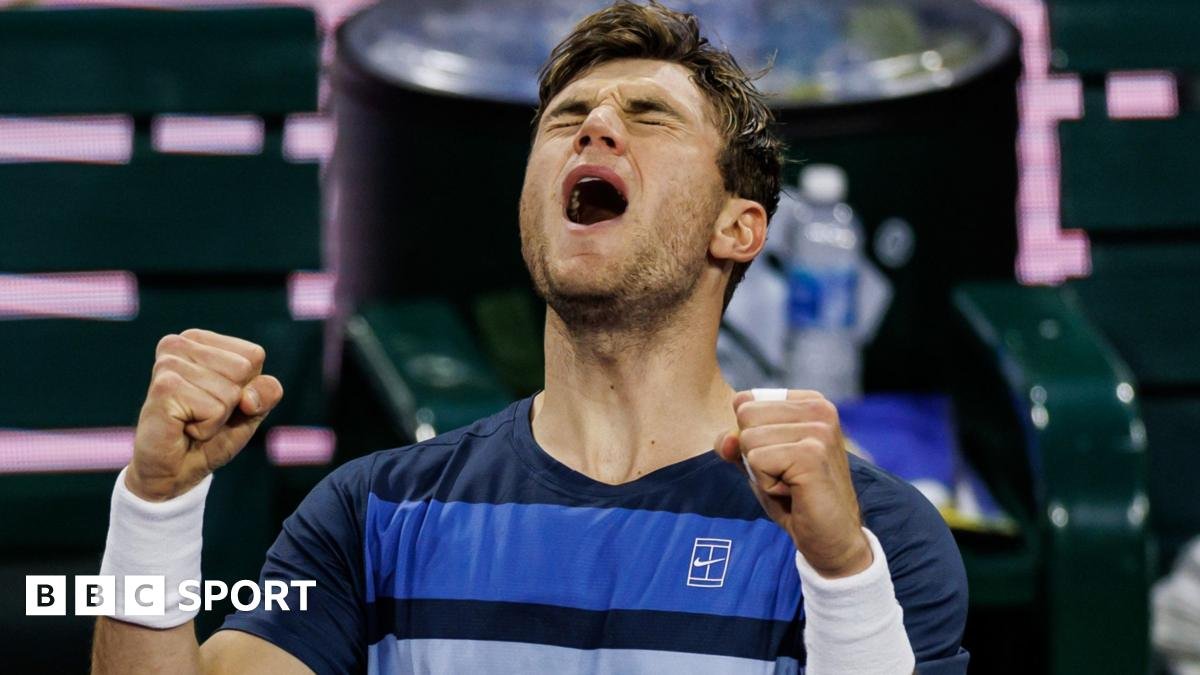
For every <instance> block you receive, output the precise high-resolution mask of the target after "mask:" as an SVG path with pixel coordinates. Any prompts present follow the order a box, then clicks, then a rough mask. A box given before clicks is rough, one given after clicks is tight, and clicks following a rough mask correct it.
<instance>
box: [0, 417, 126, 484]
mask: <svg viewBox="0 0 1200 675" xmlns="http://www.w3.org/2000/svg"><path fill="white" fill-rule="evenodd" d="M132 456H133V429H131V428H128V427H113V428H98V429H62V430H55V431H25V430H16V429H0V474H9V473H39V472H54V471H112V470H115V469H120V468H121V467H123V466H125V465H126V464H128V463H129V459H130V457H132Z"/></svg>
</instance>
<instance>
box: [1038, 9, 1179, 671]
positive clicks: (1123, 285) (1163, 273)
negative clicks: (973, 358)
mask: <svg viewBox="0 0 1200 675" xmlns="http://www.w3.org/2000/svg"><path fill="white" fill-rule="evenodd" d="M1049 9H1050V28H1051V38H1052V43H1053V47H1054V50H1055V54H1056V56H1055V58H1054V59H1053V65H1054V66H1055V67H1056V68H1057V69H1058V70H1060V71H1064V72H1072V73H1077V74H1078V75H1079V76H1080V79H1081V80H1082V82H1083V85H1084V101H1085V106H1084V108H1085V109H1084V115H1083V117H1082V118H1081V119H1078V120H1071V121H1063V122H1061V123H1060V124H1059V129H1058V134H1059V145H1060V151H1061V157H1062V186H1061V214H1062V222H1063V226H1064V227H1066V228H1073V229H1079V230H1083V231H1084V232H1086V233H1087V235H1088V237H1089V239H1090V240H1091V253H1092V270H1091V274H1090V275H1089V276H1087V277H1086V278H1083V279H1079V280H1074V281H1071V282H1070V283H1069V284H1068V286H1069V288H1070V289H1071V290H1072V291H1073V292H1074V293H1076V294H1077V297H1078V299H1079V306H1080V309H1081V311H1082V312H1083V314H1084V315H1086V316H1087V317H1088V319H1089V320H1090V322H1091V323H1092V324H1093V325H1095V326H1096V327H1097V329H1098V330H1099V331H1100V332H1101V333H1102V334H1103V335H1104V336H1105V338H1106V340H1107V341H1108V342H1109V343H1110V344H1111V345H1112V346H1113V348H1114V349H1115V351H1116V352H1117V353H1118V354H1120V356H1121V358H1122V360H1124V361H1125V362H1126V363H1127V364H1128V365H1129V368H1130V370H1131V371H1132V376H1131V379H1130V380H1129V381H1130V382H1131V383H1132V384H1133V385H1134V392H1135V393H1136V402H1137V405H1138V407H1139V408H1140V410H1141V414H1142V420H1143V422H1144V429H1141V430H1139V432H1138V433H1141V434H1143V435H1144V437H1145V440H1146V444H1147V460H1148V476H1149V479H1148V494H1149V501H1150V518H1149V525H1150V535H1151V542H1152V543H1153V544H1154V546H1153V547H1152V552H1153V554H1154V555H1153V558H1152V568H1151V573H1152V576H1158V575H1161V574H1162V573H1164V572H1165V571H1166V570H1167V569H1169V566H1170V564H1171V562H1172V560H1173V559H1174V558H1175V556H1176V554H1177V553H1178V551H1179V550H1180V548H1181V547H1182V545H1183V544H1184V543H1185V542H1186V541H1187V540H1188V539H1190V538H1192V537H1195V536H1197V535H1200V502H1198V501H1197V500H1196V498H1195V492H1196V488H1195V482H1196V481H1195V477H1196V476H1197V475H1200V454H1197V453H1196V442H1195V440H1194V439H1195V438H1196V434H1197V433H1198V432H1200V348H1198V347H1197V343H1196V341H1195V339H1194V338H1193V336H1194V335H1195V334H1196V331H1197V330H1198V329H1200V317H1198V316H1197V313H1196V311H1195V307H1196V302H1195V300H1194V298H1192V297H1191V295H1192V293H1191V289H1193V288H1195V287H1197V285H1198V284H1200V200H1198V199H1197V198H1196V194H1195V193H1196V190H1195V185H1196V182H1197V180H1200V162H1198V161H1197V159H1196V157H1197V151H1198V150H1200V114H1198V111H1197V110H1196V101H1195V99H1194V97H1193V96H1190V95H1189V91H1190V90H1189V83H1190V82H1191V80H1192V79H1194V78H1195V76H1196V74H1197V73H1198V72H1200V54H1198V53H1197V51H1196V49H1195V44H1196V42H1197V39H1200V5H1197V4H1196V3H1194V2H1188V1H1187V0H1151V1H1146V2H1125V1H1118V0H1052V2H1050V6H1049ZM1143 69H1146V70H1156V71H1168V72H1170V73H1172V74H1173V75H1174V77H1175V78H1176V81H1177V82H1178V87H1179V89H1178V90H1179V97H1180V101H1179V109H1180V112H1179V114H1178V116H1174V117H1169V118H1160V119H1113V118H1112V117H1111V112H1112V111H1110V110H1109V109H1108V107H1107V103H1108V101H1107V97H1106V89H1105V80H1106V79H1107V78H1108V77H1109V76H1110V75H1111V74H1112V73H1114V72H1117V71H1129V70H1143ZM1142 670H1143V671H1144V668H1143V669H1142Z"/></svg>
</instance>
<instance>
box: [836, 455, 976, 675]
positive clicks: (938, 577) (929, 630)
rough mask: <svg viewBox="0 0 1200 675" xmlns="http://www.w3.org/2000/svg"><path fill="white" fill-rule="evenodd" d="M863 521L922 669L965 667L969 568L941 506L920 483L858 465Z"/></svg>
mask: <svg viewBox="0 0 1200 675" xmlns="http://www.w3.org/2000/svg"><path fill="white" fill-rule="evenodd" d="M854 473H855V476H854V482H855V484H856V487H858V488H859V490H858V492H859V505H860V508H861V509H862V514H863V524H864V525H866V527H868V528H870V530H871V531H872V532H873V533H875V535H876V537H878V538H879V542H880V544H881V545H882V547H883V550H884V553H885V554H886V555H887V562H888V569H889V570H890V571H891V575H892V584H893V586H894V587H895V590H896V599H897V600H898V601H899V602H900V607H901V608H902V609H903V610H904V628H905V631H906V632H907V633H908V640H909V644H911V645H912V649H913V654H914V655H915V656H916V659H917V671H918V672H920V673H921V675H959V674H960V673H966V672H967V661H968V660H969V658H970V657H969V655H968V654H967V652H966V651H965V650H964V649H963V648H962V636H963V631H964V629H965V628H966V623H967V573H966V570H965V569H964V568H963V563H962V556H961V555H960V554H959V552H958V545H957V544H956V543H955V541H954V537H953V535H951V534H950V528H949V527H947V526H946V522H945V521H944V520H943V519H942V516H941V514H939V513H938V511H937V509H936V508H935V507H934V506H933V504H931V503H930V502H929V500H927V499H926V498H925V497H924V495H922V494H921V493H920V492H919V491H918V490H917V489H916V488H914V487H913V486H912V485H910V484H908V483H907V482H905V481H903V480H901V479H899V478H896V477H895V476H892V475H891V474H888V473H886V472H883V471H881V470H879V469H877V468H875V467H869V468H868V467H865V466H861V465H860V466H859V467H857V468H856V470H855V472H854Z"/></svg>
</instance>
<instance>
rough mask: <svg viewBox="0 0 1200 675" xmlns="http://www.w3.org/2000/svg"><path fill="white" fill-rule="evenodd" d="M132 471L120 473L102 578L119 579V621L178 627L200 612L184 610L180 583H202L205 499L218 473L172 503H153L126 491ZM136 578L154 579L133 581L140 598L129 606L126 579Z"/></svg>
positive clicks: (105, 550)
mask: <svg viewBox="0 0 1200 675" xmlns="http://www.w3.org/2000/svg"><path fill="white" fill-rule="evenodd" d="M126 471H128V467H126V468H125V469H122V470H121V473H120V474H118V475H117V484H116V486H115V487H114V488H113V494H112V510H111V511H110V512H109V517H108V539H107V540H106V541H105V543H104V560H103V562H101V563H100V574H101V575H106V576H107V575H111V576H114V577H116V584H117V586H116V598H115V600H116V613H115V614H114V618H117V619H120V620H121V621H127V622H129V623H135V624H138V625H141V626H147V627H149V628H174V627H175V626H179V625H182V624H185V623H187V622H188V621H191V620H192V619H193V618H195V617H196V614H198V613H199V609H198V608H197V609H195V610H192V611H185V610H181V609H179V602H180V600H181V597H180V594H179V584H180V582H182V581H184V580H192V579H194V580H197V581H198V580H199V579H200V550H201V548H202V535H203V529H204V499H205V497H207V496H208V488H209V485H211V484H212V475H211V474H210V475H208V476H205V478H204V480H202V481H200V483H198V484H197V485H196V486H195V487H193V488H192V489H190V490H188V491H187V492H185V493H183V494H181V495H178V496H176V497H174V498H172V499H168V500H166V501H162V502H148V501H146V500H144V499H142V498H141V497H138V496H137V495H135V494H133V493H132V492H130V491H129V488H127V487H125V472H126ZM133 576H148V577H151V578H150V579H138V580H134V579H128V581H129V585H130V592H131V593H133V594H134V595H135V597H133V598H130V600H131V601H132V602H129V603H127V602H126V596H125V593H126V589H125V586H126V581H127V578H128V577H133ZM154 578H157V579H159V580H161V583H162V586H161V587H155V586H156V582H155V581H154ZM135 583H136V584H137V585H136V586H134V584H135ZM160 598H161V599H162V605H159V604H158V602H159V599H160Z"/></svg>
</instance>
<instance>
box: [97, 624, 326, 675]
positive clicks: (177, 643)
mask: <svg viewBox="0 0 1200 675" xmlns="http://www.w3.org/2000/svg"><path fill="white" fill-rule="evenodd" d="M312 672H313V671H312V670H310V669H309V668H308V666H305V665H304V663H303V662H301V661H300V659H297V658H296V657H295V656H292V655H291V654H289V653H288V652H286V651H284V650H282V649H280V648H279V647H276V646H275V645H273V644H271V643H270V642H267V641H266V640H263V639H262V638H259V637H257V636H254V635H251V634H249V633H243V632H241V631H236V630H223V631H218V632H217V633H216V634H215V635H213V636H212V637H211V638H209V639H208V640H207V641H206V642H205V643H204V645H203V646H201V645H199V644H198V643H197V642H196V631H195V628H194V627H193V623H192V622H190V621H189V622H188V623H185V624H183V625H182V626H176V627H175V628H168V629H166V630H156V629H154V628H145V627H143V626H138V625H135V624H131V623H125V622H124V621H117V620H114V619H110V618H108V617H100V618H99V620H97V621H96V634H95V639H94V641H93V644H92V673H93V675H108V674H110V673H112V674H118V673H119V674H121V675H124V674H125V673H177V674H178V675H198V674H199V673H214V674H221V675H224V674H226V673H230V674H233V673H280V674H282V675H288V674H290V673H296V674H297V675H300V674H309V673H312Z"/></svg>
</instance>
